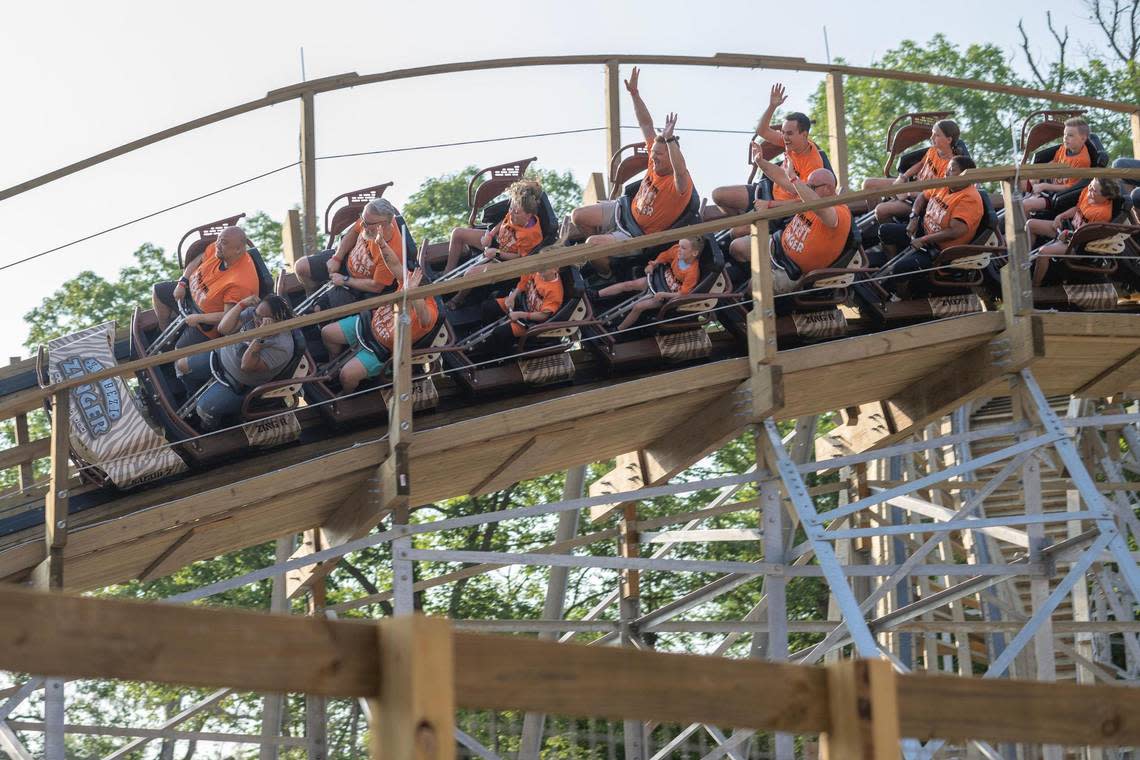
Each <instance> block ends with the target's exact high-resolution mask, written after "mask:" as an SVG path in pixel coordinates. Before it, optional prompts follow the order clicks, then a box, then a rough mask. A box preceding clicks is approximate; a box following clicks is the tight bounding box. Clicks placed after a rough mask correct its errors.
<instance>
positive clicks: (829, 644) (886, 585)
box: [804, 452, 1030, 663]
mask: <svg viewBox="0 0 1140 760" xmlns="http://www.w3.org/2000/svg"><path fill="white" fill-rule="evenodd" d="M1029 456H1030V453H1029V452H1023V453H1021V454H1019V455H1017V456H1016V457H1014V458H1013V459H1012V460H1011V461H1009V462H1008V463H1007V464H1006V465H1005V466H1004V467H1003V468H1002V469H1001V470H999V471H998V472H997V474H995V475H994V476H993V477H992V478H990V481H989V482H988V483H986V485H985V486H983V487H982V488H981V490H979V491H978V492H977V493H976V494H974V495H973V497H972V498H970V500H969V501H967V502H966V503H965V504H964V505H962V508H961V509H959V510H958V511H957V512H955V513H954V515H953V516H952V517H951V520H960V519H962V518H965V517H969V516H970V515H971V514H973V513H974V512H975V511H977V510H978V509H979V508H980V507H981V506H982V504H983V503H984V502H985V500H986V499H987V498H988V497H989V496H990V495H991V494H992V493H993V492H994V491H996V490H997V489H998V488H999V487H1000V486H1001V484H1002V483H1004V482H1005V481H1006V480H1008V479H1009V477H1010V476H1011V475H1013V474H1014V473H1015V472H1018V471H1019V470H1020V469H1021V465H1022V464H1023V463H1024V462H1025V460H1026V459H1028V458H1029ZM940 542H941V538H940V537H939V536H937V535H934V536H931V537H930V538H928V539H926V541H925V542H923V544H922V545H921V546H919V547H918V548H917V549H915V550H914V551H913V552H911V555H910V556H909V557H907V558H906V560H904V561H903V563H902V566H901V567H900V568H899V569H898V570H897V571H896V572H895V573H894V574H893V575H891V577H889V578H888V579H887V580H885V581H883V582H882V583H881V584H880V585H879V587H878V588H876V589H875V590H874V591H873V592H871V594H870V595H869V596H868V597H867V598H866V599H864V600H863V602H862V604H860V605H859V613H860V617H862V615H863V614H864V613H866V611H867V610H869V609H871V607H873V606H874V605H875V604H876V603H878V601H879V600H880V599H882V598H883V597H884V596H886V595H887V594H888V593H889V592H890V590H891V588H893V587H894V585H895V584H896V583H898V582H899V581H900V580H902V579H903V577H905V576H906V575H908V574H909V573H910V571H911V570H913V569H914V568H915V567H916V566H917V565H918V564H919V563H921V562H922V560H923V559H925V558H926V555H928V554H930V552H932V551H934V549H935V548H936V547H937V546H938V544H939V543H940ZM843 630H844V628H843V627H842V626H841V627H837V628H836V629H835V630H834V631H832V632H831V633H829V634H828V635H827V636H825V637H824V639H823V641H821V642H819V643H818V644H816V645H815V646H814V647H813V648H812V649H811V650H810V651H809V652H808V653H807V655H806V656H805V658H804V660H805V661H806V662H808V663H814V662H816V661H817V660H819V658H820V657H823V655H825V654H827V652H828V651H830V650H831V649H832V648H833V647H834V646H835V643H836V642H837V641H838V640H839V639H840V637H841V636H842V634H843Z"/></svg>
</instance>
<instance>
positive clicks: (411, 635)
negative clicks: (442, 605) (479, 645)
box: [369, 615, 455, 760]
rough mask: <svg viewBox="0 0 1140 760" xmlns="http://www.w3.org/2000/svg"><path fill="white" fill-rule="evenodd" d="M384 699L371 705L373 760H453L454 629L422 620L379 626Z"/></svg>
mask: <svg viewBox="0 0 1140 760" xmlns="http://www.w3.org/2000/svg"><path fill="white" fill-rule="evenodd" d="M378 638H379V643H380V694H379V695H377V697H376V698H374V699H371V700H369V701H370V710H369V713H370V715H371V718H370V720H371V732H370V733H371V738H370V742H371V755H372V758H373V760H453V758H454V757H455V739H454V736H455V665H454V660H455V651H454V644H453V643H452V635H451V624H450V623H448V621H446V620H443V619H441V618H426V617H423V616H421V615H409V616H408V617H402V618H393V619H391V620H385V621H383V622H382V623H380V624H379V636H378Z"/></svg>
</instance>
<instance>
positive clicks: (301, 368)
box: [261, 330, 315, 406]
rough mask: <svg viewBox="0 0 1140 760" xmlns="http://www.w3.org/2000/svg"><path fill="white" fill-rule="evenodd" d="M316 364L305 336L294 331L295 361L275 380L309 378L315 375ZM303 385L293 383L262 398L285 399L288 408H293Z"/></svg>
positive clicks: (267, 393)
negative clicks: (293, 402) (310, 354)
mask: <svg viewBox="0 0 1140 760" xmlns="http://www.w3.org/2000/svg"><path fill="white" fill-rule="evenodd" d="M314 366H315V365H314V363H313V360H312V358H311V357H310V356H309V352H308V350H307V344H306V342H305V335H304V333H303V332H302V331H300V330H294V331H293V359H292V360H291V361H290V362H289V364H288V365H286V367H285V369H283V370H281V372H280V373H279V374H278V375H277V377H276V378H274V379H275V380H286V379H288V378H302V377H308V376H309V375H311V374H312V373H313V367H314ZM301 387H302V384H301V383H293V384H290V385H283V386H281V387H280V388H274V389H273V390H269V391H266V392H265V393H263V394H261V398H280V399H284V400H285V403H286V405H287V406H292V405H293V404H292V401H293V400H295V399H296V398H297V396H298V395H299V394H300V393H301Z"/></svg>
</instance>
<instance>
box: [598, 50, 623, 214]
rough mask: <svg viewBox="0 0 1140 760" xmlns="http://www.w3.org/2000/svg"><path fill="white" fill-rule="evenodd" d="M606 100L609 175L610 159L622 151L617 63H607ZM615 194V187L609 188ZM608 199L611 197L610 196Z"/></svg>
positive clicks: (619, 81) (605, 169) (603, 163)
mask: <svg viewBox="0 0 1140 760" xmlns="http://www.w3.org/2000/svg"><path fill="white" fill-rule="evenodd" d="M605 77H606V79H605V98H606V156H605V160H604V161H603V162H602V166H603V167H605V168H604V171H605V172H606V173H607V181H608V174H609V166H610V157H611V156H613V155H614V154H615V153H617V152H618V151H619V150H620V149H621V90H622V85H621V73H620V70H619V67H618V62H617V61H606V64H605ZM608 189H609V192H610V193H611V194H612V193H613V187H609V188H608ZM606 197H609V196H608V195H607V196H606Z"/></svg>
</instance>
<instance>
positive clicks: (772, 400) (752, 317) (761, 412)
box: [748, 219, 783, 422]
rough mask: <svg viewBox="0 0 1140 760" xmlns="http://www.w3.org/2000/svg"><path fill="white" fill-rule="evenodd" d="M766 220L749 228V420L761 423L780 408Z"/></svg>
mask: <svg viewBox="0 0 1140 760" xmlns="http://www.w3.org/2000/svg"><path fill="white" fill-rule="evenodd" d="M770 243H771V241H770V240H769V238H768V221H767V220H766V219H761V220H760V221H758V222H756V223H755V224H753V225H752V311H751V312H750V313H749V314H748V359H749V363H750V364H751V369H752V372H751V375H750V381H749V382H750V385H751V389H752V419H753V421H754V422H760V421H761V420H763V419H764V418H766V417H768V416H769V415H771V413H772V412H773V411H774V410H775V409H778V408H779V407H780V406H782V405H783V387H782V384H781V382H780V368H779V367H777V366H775V364H774V362H775V360H776V300H775V294H774V292H773V289H772V263H771V253H770V250H769V245H770Z"/></svg>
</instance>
